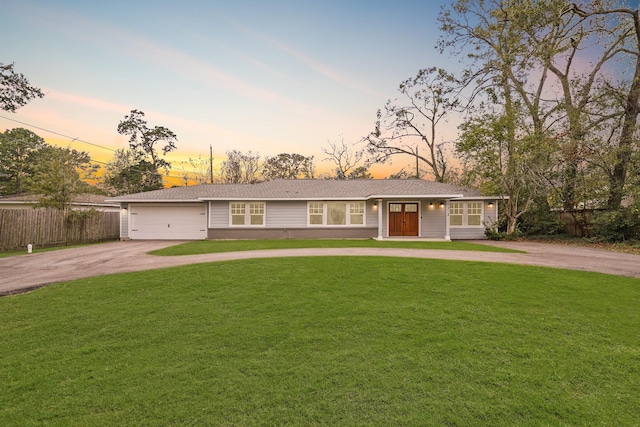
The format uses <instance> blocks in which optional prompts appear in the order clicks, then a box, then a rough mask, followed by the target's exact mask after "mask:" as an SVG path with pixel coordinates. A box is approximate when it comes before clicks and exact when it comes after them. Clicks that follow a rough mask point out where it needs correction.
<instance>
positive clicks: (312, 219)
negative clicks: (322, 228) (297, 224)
mask: <svg viewBox="0 0 640 427" xmlns="http://www.w3.org/2000/svg"><path fill="white" fill-rule="evenodd" d="M323 207H324V203H317V202H313V203H309V224H313V225H322V223H323V220H322V218H323V212H324V211H323Z"/></svg>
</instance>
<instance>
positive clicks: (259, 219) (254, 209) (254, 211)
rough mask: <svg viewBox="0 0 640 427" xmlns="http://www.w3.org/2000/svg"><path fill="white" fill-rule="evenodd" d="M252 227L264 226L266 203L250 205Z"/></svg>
mask: <svg viewBox="0 0 640 427" xmlns="http://www.w3.org/2000/svg"><path fill="white" fill-rule="evenodd" d="M249 217H250V219H251V225H264V203H249Z"/></svg>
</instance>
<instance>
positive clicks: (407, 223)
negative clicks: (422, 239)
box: [389, 203, 419, 236]
mask: <svg viewBox="0 0 640 427" xmlns="http://www.w3.org/2000/svg"><path fill="white" fill-rule="evenodd" d="M418 218H419V216H418V204H417V203H389V236H417V235H418Z"/></svg>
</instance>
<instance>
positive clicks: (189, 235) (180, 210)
mask: <svg viewBox="0 0 640 427" xmlns="http://www.w3.org/2000/svg"><path fill="white" fill-rule="evenodd" d="M129 208H130V211H131V233H130V237H131V239H138V240H141V239H150V240H202V239H206V238H207V215H206V205H205V204H204V203H197V204H180V205H129Z"/></svg>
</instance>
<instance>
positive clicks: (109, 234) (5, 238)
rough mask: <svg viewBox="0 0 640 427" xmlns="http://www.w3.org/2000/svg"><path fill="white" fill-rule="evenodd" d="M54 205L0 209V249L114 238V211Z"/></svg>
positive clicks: (117, 228)
mask: <svg viewBox="0 0 640 427" xmlns="http://www.w3.org/2000/svg"><path fill="white" fill-rule="evenodd" d="M77 212H82V211H76V212H75V213H72V214H71V216H69V213H67V212H63V211H59V210H54V209H0V251H5V250H13V249H21V248H26V247H27V245H28V244H32V245H33V247H34V248H36V247H45V246H59V245H69V244H77V243H89V242H99V241H102V240H115V239H118V238H119V237H120V214H119V213H118V212H97V211H96V212H93V213H92V214H90V215H87V214H85V215H78V214H77Z"/></svg>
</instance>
